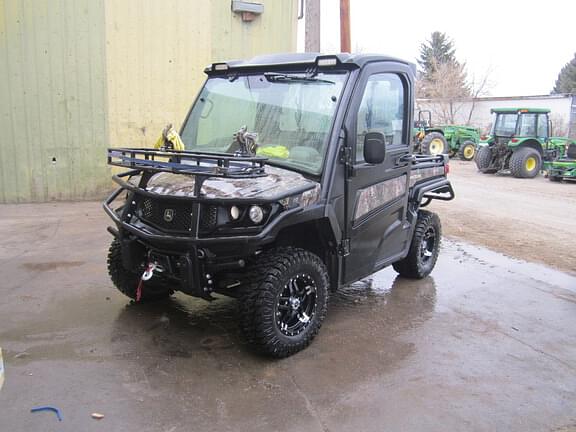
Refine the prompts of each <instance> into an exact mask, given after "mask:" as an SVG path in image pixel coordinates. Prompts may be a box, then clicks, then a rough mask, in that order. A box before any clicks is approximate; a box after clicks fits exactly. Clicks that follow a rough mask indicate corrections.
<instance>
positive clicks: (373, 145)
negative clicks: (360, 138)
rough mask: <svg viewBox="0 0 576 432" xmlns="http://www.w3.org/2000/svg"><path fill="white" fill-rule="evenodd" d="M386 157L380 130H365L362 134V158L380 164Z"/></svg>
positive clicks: (373, 163) (384, 144)
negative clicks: (363, 134)
mask: <svg viewBox="0 0 576 432" xmlns="http://www.w3.org/2000/svg"><path fill="white" fill-rule="evenodd" d="M385 157H386V139H385V138H384V134H383V133H382V132H367V133H366V135H365V136H364V160H365V161H366V162H367V163H369V164H372V165H377V164H381V163H382V162H384V158H385Z"/></svg>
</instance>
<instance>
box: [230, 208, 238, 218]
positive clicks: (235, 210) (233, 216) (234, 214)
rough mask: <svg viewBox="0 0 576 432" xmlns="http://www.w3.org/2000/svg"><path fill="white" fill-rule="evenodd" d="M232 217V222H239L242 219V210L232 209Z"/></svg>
mask: <svg viewBox="0 0 576 432" xmlns="http://www.w3.org/2000/svg"><path fill="white" fill-rule="evenodd" d="M230 217H231V218H232V220H238V218H239V217H240V209H239V208H238V207H236V206H232V207H230Z"/></svg>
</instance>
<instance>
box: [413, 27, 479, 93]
mask: <svg viewBox="0 0 576 432" xmlns="http://www.w3.org/2000/svg"><path fill="white" fill-rule="evenodd" d="M417 61H418V65H419V66H420V71H419V74H418V75H419V76H418V86H417V97H425V98H450V99H454V98H461V97H466V96H469V95H470V88H469V86H468V85H467V83H466V80H467V77H466V71H465V65H464V64H460V63H459V62H458V60H456V48H454V41H452V39H450V38H449V37H448V36H447V35H446V33H442V32H438V31H435V32H433V33H432V35H431V37H430V39H429V40H427V41H426V42H424V43H422V44H421V45H420V58H419V59H418V60H417Z"/></svg>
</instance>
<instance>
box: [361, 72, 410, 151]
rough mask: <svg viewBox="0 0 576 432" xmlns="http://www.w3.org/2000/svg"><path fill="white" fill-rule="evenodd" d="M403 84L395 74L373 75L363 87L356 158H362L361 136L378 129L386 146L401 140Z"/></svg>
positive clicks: (401, 141)
mask: <svg viewBox="0 0 576 432" xmlns="http://www.w3.org/2000/svg"><path fill="white" fill-rule="evenodd" d="M404 93H405V90H404V85H403V83H402V80H401V79H400V77H399V76H398V75H396V74H391V73H383V74H375V75H372V76H371V77H370V78H369V79H368V82H367V84H366V88H365V89H364V95H363V96H362V102H361V103H360V108H359V109H358V117H357V121H356V162H363V161H364V136H365V135H366V133H368V132H381V133H382V134H383V135H384V138H385V140H386V146H387V147H388V146H392V145H400V144H406V143H403V139H402V134H403V131H404V96H405V95H404Z"/></svg>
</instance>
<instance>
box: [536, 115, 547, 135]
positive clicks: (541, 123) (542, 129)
mask: <svg viewBox="0 0 576 432" xmlns="http://www.w3.org/2000/svg"><path fill="white" fill-rule="evenodd" d="M547 136H548V116H547V115H546V114H538V137H540V138H546V137H547Z"/></svg>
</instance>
